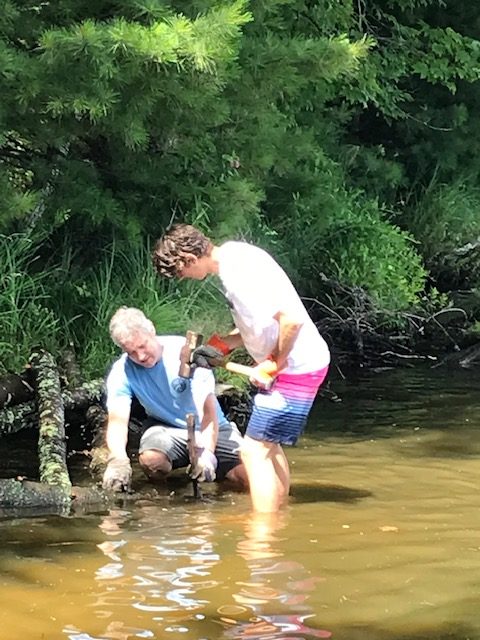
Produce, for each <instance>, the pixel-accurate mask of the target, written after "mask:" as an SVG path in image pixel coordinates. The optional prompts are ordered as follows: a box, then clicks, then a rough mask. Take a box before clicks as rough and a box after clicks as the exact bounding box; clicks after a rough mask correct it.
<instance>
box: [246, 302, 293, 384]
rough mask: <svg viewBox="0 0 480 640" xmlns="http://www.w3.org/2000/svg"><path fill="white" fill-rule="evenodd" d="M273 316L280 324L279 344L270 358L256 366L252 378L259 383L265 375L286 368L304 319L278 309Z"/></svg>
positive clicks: (255, 382) (271, 374)
mask: <svg viewBox="0 0 480 640" xmlns="http://www.w3.org/2000/svg"><path fill="white" fill-rule="evenodd" d="M273 317H274V319H275V320H276V321H277V322H278V325H279V329H278V341H277V346H276V348H275V350H274V352H273V353H272V354H271V357H270V358H268V359H267V360H264V361H263V362H259V363H258V364H257V366H256V367H255V368H254V371H253V373H252V376H251V378H250V380H251V381H252V382H253V383H254V384H257V385H259V381H261V380H262V378H263V377H264V376H271V377H275V376H276V375H277V374H278V373H280V371H281V370H282V369H285V367H286V366H287V360H288V355H289V353H290V352H291V350H292V349H293V347H294V345H295V341H296V339H297V337H298V334H299V332H300V329H301V328H302V326H303V322H302V321H300V320H298V318H296V317H294V316H293V315H289V314H288V313H286V312H284V311H278V312H277V313H276V314H275V315H274V316H273ZM260 386H261V385H260Z"/></svg>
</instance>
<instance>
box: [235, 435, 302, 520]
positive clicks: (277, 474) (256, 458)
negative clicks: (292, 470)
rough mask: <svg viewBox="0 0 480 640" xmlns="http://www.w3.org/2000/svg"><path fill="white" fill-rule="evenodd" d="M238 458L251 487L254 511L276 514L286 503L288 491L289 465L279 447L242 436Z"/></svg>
mask: <svg viewBox="0 0 480 640" xmlns="http://www.w3.org/2000/svg"><path fill="white" fill-rule="evenodd" d="M241 458H242V462H243V463H244V465H245V469H246V471H247V476H248V480H249V483H250V496H251V499H252V506H253V509H254V511H258V512H260V513H273V512H275V511H278V510H279V509H280V507H281V506H282V504H283V503H284V502H285V500H286V498H287V496H288V490H289V487H290V482H289V477H290V476H289V472H288V462H287V459H286V457H285V454H284V452H283V450H282V447H281V446H280V445H279V444H276V443H274V442H264V441H262V440H254V439H253V438H250V437H249V436H245V437H244V442H243V446H242V450H241Z"/></svg>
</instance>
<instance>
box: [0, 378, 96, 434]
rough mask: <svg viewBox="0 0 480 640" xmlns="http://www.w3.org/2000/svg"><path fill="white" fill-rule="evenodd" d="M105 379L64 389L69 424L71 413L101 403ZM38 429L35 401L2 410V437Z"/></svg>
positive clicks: (0, 417)
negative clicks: (25, 430) (22, 430)
mask: <svg viewBox="0 0 480 640" xmlns="http://www.w3.org/2000/svg"><path fill="white" fill-rule="evenodd" d="M103 386H104V381H103V379H98V380H92V381H90V382H84V383H83V384H82V385H80V386H79V387H78V388H77V389H73V390H70V389H63V390H62V401H63V406H64V409H65V412H66V421H67V422H69V421H70V420H69V418H70V416H69V413H70V412H72V413H73V412H79V411H86V410H87V409H88V407H90V406H91V405H93V404H97V403H99V402H100V401H101V399H102V395H103ZM32 398H33V396H32ZM36 428H38V412H37V408H36V404H35V402H34V400H33V399H32V400H30V401H29V402H24V403H23V404H19V405H16V406H12V407H7V408H3V409H0V437H1V436H4V435H8V434H11V433H16V432H17V431H20V430H21V429H36Z"/></svg>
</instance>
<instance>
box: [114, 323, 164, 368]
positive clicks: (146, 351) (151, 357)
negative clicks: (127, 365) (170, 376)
mask: <svg viewBox="0 0 480 640" xmlns="http://www.w3.org/2000/svg"><path fill="white" fill-rule="evenodd" d="M122 349H123V351H125V353H126V354H127V355H128V357H129V358H130V360H133V362H135V363H136V364H139V365H141V366H142V367H147V368H151V367H154V366H155V365H156V364H157V362H158V361H159V360H160V358H161V356H162V346H161V345H160V343H159V342H158V340H157V337H156V336H155V334H154V333H147V332H144V331H137V332H136V333H133V334H132V335H131V336H130V337H129V338H127V339H126V340H125V341H124V342H122Z"/></svg>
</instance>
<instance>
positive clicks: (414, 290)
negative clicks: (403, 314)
mask: <svg viewBox="0 0 480 640" xmlns="http://www.w3.org/2000/svg"><path fill="white" fill-rule="evenodd" d="M319 248H320V253H321V255H322V254H323V253H325V255H326V260H325V265H326V271H327V272H328V273H331V274H333V276H334V277H335V278H336V279H337V280H338V281H339V282H342V283H345V284H347V285H349V286H358V287H362V288H364V289H365V290H366V291H367V292H368V293H370V295H371V296H372V298H373V299H374V300H375V301H376V302H377V303H378V305H379V307H380V308H381V309H385V310H388V311H404V310H406V309H408V308H411V307H413V306H415V305H418V304H419V294H420V293H421V292H422V291H423V289H424V286H425V277H426V272H425V270H424V268H423V263H422V260H421V258H420V256H419V255H418V253H417V250H416V248H415V246H414V243H413V239H412V237H411V236H409V235H408V234H407V233H405V232H404V231H402V230H401V229H399V228H398V227H397V226H395V225H393V224H391V222H389V221H388V220H387V219H385V217H383V216H382V214H381V212H380V211H379V209H378V206H377V204H376V203H375V202H361V201H360V202H357V206H356V207H355V208H354V209H352V211H350V212H348V213H347V215H346V216H345V218H344V219H343V220H339V219H337V220H335V222H334V224H332V226H331V228H330V229H329V230H328V231H327V234H326V235H325V236H324V237H323V238H322V242H321V245H320V247H319Z"/></svg>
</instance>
